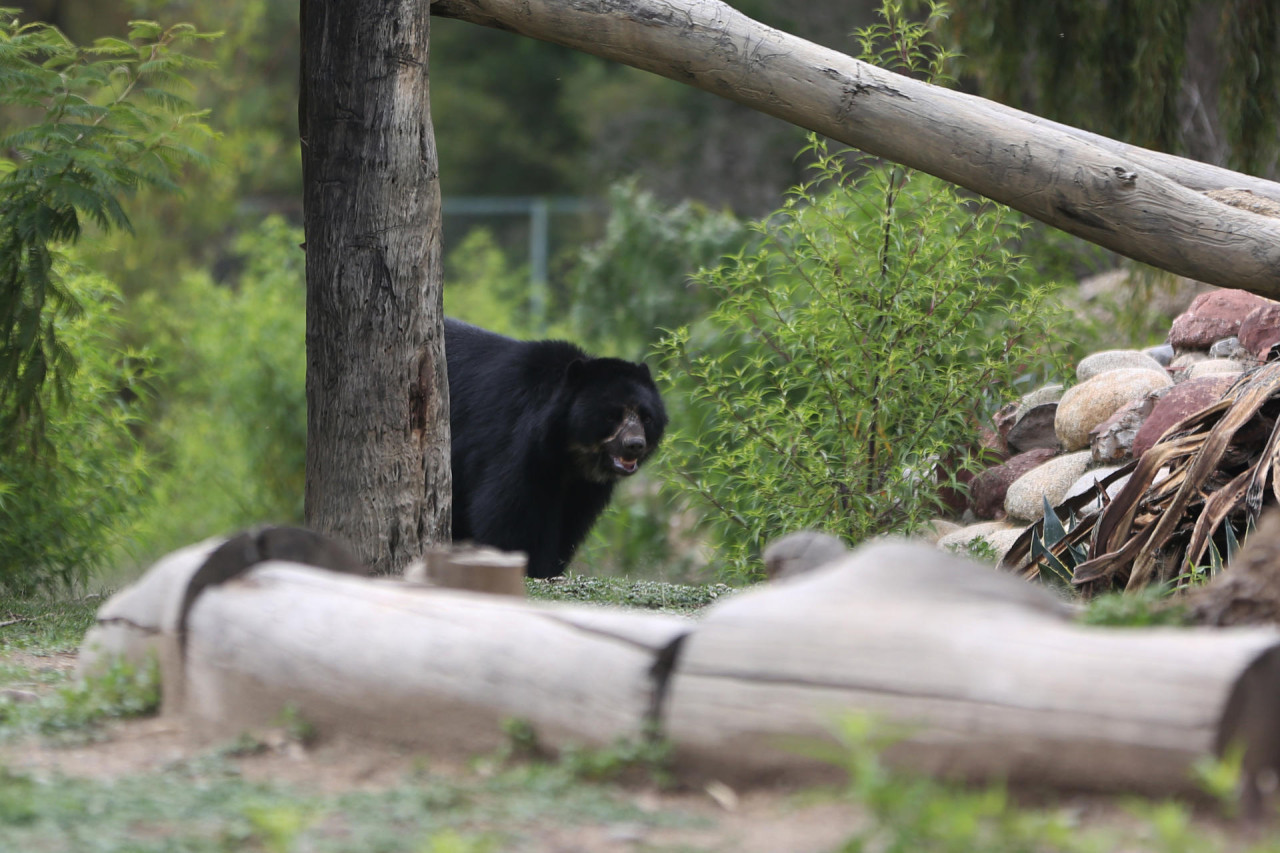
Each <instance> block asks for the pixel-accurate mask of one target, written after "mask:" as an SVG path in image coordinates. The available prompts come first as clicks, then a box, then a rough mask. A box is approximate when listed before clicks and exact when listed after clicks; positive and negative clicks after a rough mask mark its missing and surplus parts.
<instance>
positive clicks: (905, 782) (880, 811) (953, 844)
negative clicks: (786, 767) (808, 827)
mask: <svg viewBox="0 0 1280 853" xmlns="http://www.w3.org/2000/svg"><path fill="white" fill-rule="evenodd" d="M835 734H836V736H837V738H838V739H839V741H840V744H841V746H840V748H839V751H838V753H837V754H836V755H834V756H831V755H828V757H829V758H830V759H831V760H832V761H834V762H837V763H839V764H840V766H842V767H844V768H845V769H846V770H847V771H848V773H849V793H850V795H851V797H852V798H853V800H854V801H855V802H856V803H859V804H861V805H863V806H865V807H866V808H867V810H868V812H869V820H868V821H867V826H866V828H865V829H864V830H862V831H861V832H859V833H858V834H857V835H855V836H854V837H853V838H850V839H849V840H848V841H847V842H846V843H845V845H844V846H843V847H841V848H840V849H841V850H842V851H844V853H862V851H871V850H875V851H880V853H914V851H924V850H927V851H930V853H947V851H955V853H969V851H974V850H982V851H987V852H988V853H1031V851H1036V853H1051V851H1056V853H1103V851H1110V850H1128V849H1141V850H1149V851H1153V853H1154V852H1155V851H1160V853H1190V851H1204V853H1209V851H1212V850H1221V849H1223V844H1224V843H1225V842H1226V839H1224V838H1221V837H1215V835H1214V834H1210V833H1206V832H1204V831H1203V830H1202V829H1201V828H1198V827H1196V826H1195V825H1193V820H1192V811H1191V809H1190V808H1189V807H1188V806H1187V805H1185V804H1183V803H1179V802H1175V801H1160V802H1144V801H1134V802H1133V803H1132V804H1131V805H1130V807H1129V810H1130V811H1131V812H1132V813H1133V814H1134V816H1136V817H1137V819H1138V821H1139V823H1138V825H1137V827H1136V828H1135V827H1132V826H1130V827H1127V828H1122V827H1118V826H1117V825H1115V824H1114V823H1113V824H1111V825H1108V824H1107V823H1106V822H1095V825H1093V826H1085V827H1082V826H1080V825H1079V816H1078V815H1076V814H1071V813H1069V812H1068V811H1067V810H1061V811H1046V810H1039V809H1030V808H1021V807H1019V806H1018V805H1017V804H1016V803H1015V802H1014V800H1013V798H1012V797H1011V796H1010V795H1009V793H1008V791H1007V790H1006V789H1005V788H1004V787H1003V786H989V787H985V788H983V787H967V788H961V787H958V786H955V785H951V784H947V783H943V782H937V781H933V780H931V779H926V778H917V777H914V776H911V775H907V774H904V773H899V772H894V771H892V770H890V769H889V768H888V767H886V766H885V764H884V762H883V761H882V759H881V755H882V753H883V751H884V750H885V749H886V748H887V747H888V746H890V745H891V744H892V743H894V742H895V741H897V740H900V739H901V737H902V733H901V732H899V731H894V730H892V729H890V728H889V727H887V726H886V725H885V724H884V723H881V722H879V721H877V720H875V719H874V718H871V717H869V716H866V715H853V716H849V717H844V718H842V719H840V720H839V721H838V724H837V727H836V731H835ZM1196 773H1197V778H1199V779H1200V781H1201V784H1202V785H1203V786H1204V788H1205V790H1206V792H1208V793H1210V794H1212V795H1213V796H1214V797H1215V798H1217V799H1218V800H1219V802H1220V803H1221V804H1222V806H1223V807H1224V810H1225V813H1226V814H1227V815H1233V814H1234V813H1235V809H1236V794H1235V788H1234V785H1235V783H1236V782H1237V781H1238V779H1239V756H1238V755H1235V756H1229V757H1228V758H1227V759H1225V760H1223V761H1206V762H1202V763H1201V764H1200V765H1199V766H1198V768H1197V770H1196ZM1248 849H1250V850H1252V851H1255V853H1263V851H1268V850H1275V849H1277V848H1276V845H1275V843H1274V841H1270V840H1265V841H1263V842H1262V843H1260V844H1258V845H1256V846H1251V847H1249V848H1248Z"/></svg>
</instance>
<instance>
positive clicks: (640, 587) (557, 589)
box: [525, 574, 735, 615]
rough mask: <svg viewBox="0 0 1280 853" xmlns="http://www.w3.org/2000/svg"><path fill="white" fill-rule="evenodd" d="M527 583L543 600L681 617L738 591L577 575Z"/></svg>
mask: <svg viewBox="0 0 1280 853" xmlns="http://www.w3.org/2000/svg"><path fill="white" fill-rule="evenodd" d="M525 584H526V589H527V590H528V593H529V597H530V598H533V599H537V600H540V601H572V602H577V603H586V604H610V605H614V606H617V607H630V608H634V609H640V610H656V611H659V612H663V613H675V614H681V615H692V614H695V613H697V612H699V611H701V610H702V609H704V608H706V607H707V606H709V605H711V604H714V603H715V602H716V601H718V600H719V599H721V598H724V597H725V596H728V595H732V594H733V593H734V592H735V588H734V587H731V586H729V585H728V584H723V583H715V584H707V585H705V586H693V585H684V584H670V583H662V582H661V581H649V580H631V579H628V578H608V577H588V576H586V575H573V574H570V575H564V576H562V577H558V578H550V579H547V580H534V579H530V580H527V581H526V582H525Z"/></svg>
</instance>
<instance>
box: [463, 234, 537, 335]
mask: <svg viewBox="0 0 1280 853" xmlns="http://www.w3.org/2000/svg"><path fill="white" fill-rule="evenodd" d="M444 282H445V284H444V310H445V313H446V314H448V315H449V316H450V317H457V318H458V319H459V320H465V321H467V322H468V323H474V324H475V325H477V326H481V327H483V328H486V329H489V330H491V331H494V332H497V333H498V334H501V335H510V336H512V337H517V338H518V337H525V336H528V335H530V334H531V333H532V331H533V330H532V329H531V328H530V318H529V312H528V310H527V305H528V292H529V271H528V270H527V269H524V268H522V267H517V266H512V264H511V262H510V261H509V260H508V259H507V256H506V253H505V252H503V250H502V247H500V246H499V245H498V243H497V241H496V240H495V239H494V236H493V232H492V231H489V230H488V229H486V228H473V229H471V231H469V232H467V236H466V237H464V238H463V240H462V242H461V243H459V244H458V246H457V248H455V249H454V250H453V251H451V252H449V254H448V256H447V257H446V258H445V274H444Z"/></svg>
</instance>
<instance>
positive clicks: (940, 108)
mask: <svg viewBox="0 0 1280 853" xmlns="http://www.w3.org/2000/svg"><path fill="white" fill-rule="evenodd" d="M431 13H432V14H433V15H438V16H442V17H447V18H456V19H458V20H462V21H469V22H471V23H474V24H480V25H482V26H488V27H495V28H498V29H503V30H508V31H510V32H514V33H519V34H521V35H525V36H529V37H531V38H536V39H542V40H544V41H549V42H552V43H553V44H559V45H564V46H566V47H571V48H574V49H576V50H581V51H583V52H585V53H590V54H594V55H596V56H601V57H604V58H606V59H610V60H614V61H616V62H621V63H624V64H626V65H630V66H633V67H635V68H640V69H642V70H645V71H651V72H653V73H655V74H660V75H662V76H664V77H669V78H671V79H673V80H676V81H679V82H681V83H685V84H687V85H690V86H695V87H697V88H700V89H704V90H706V91H708V92H711V93H713V94H716V95H719V96H721V97H724V98H728V99H729V100H733V101H737V102H738V103H741V104H744V105H746V106H748V107H751V108H753V109H756V110H759V111H760V112H764V113H767V114H769V115H772V116H776V117H778V118H781V119H783V120H785V121H788V122H791V123H792V124H795V125H798V126H800V127H804V128H807V129H809V130H813V131H816V132H818V133H821V134H823V135H825V136H829V137H830V138H832V139H836V140H839V141H840V142H843V143H846V144H848V145H852V146H854V147H856V148H860V149H862V150H863V151H866V152H868V153H871V154H875V155H877V156H881V157H885V158H887V159H889V160H892V161H894V162H896V163H901V164H903V165H906V166H910V167H912V168H916V169H920V170H921V171H924V172H928V173H929V174H931V175H935V176H937V177H939V178H942V179H944V180H947V181H951V182H952V183H955V184H959V185H960V186H963V187H966V188H968V189H970V190H973V191H974V192H977V193H980V194H982V195H984V196H986V197H987V198H991V199H994V200H996V201H999V202H1002V203H1004V204H1007V205H1009V206H1010V207H1012V208H1014V209H1016V210H1020V211H1022V212H1023V213H1026V214H1028V215H1030V216H1033V217H1035V218H1037V219H1039V220H1041V221H1042V222H1046V223H1048V224H1050V225H1052V226H1054V227H1056V228H1060V229H1062V230H1064V231H1067V232H1068V233H1071V234H1074V235H1076V236H1078V237H1081V238H1083V239H1085V240H1089V241H1091V242H1093V243H1096V244H1098V245H1100V246H1105V247H1107V248H1109V249H1112V250H1114V251H1117V252H1120V253H1122V254H1124V255H1127V256H1128V257H1131V258H1135V259H1137V260H1139V261H1142V262H1144V263H1148V264H1151V265H1153V266H1156V267H1159V268H1161V269H1165V270H1169V271H1171V272H1174V273H1177V274H1179V275H1185V276H1188V277H1190V278H1194V279H1197V280H1199V281H1205V282H1209V283H1211V284H1219V285H1224V286H1227V287H1238V288H1243V289H1245V290H1250V291H1252V292H1254V293H1259V294H1262V295H1264V296H1270V297H1272V298H1280V219H1275V218H1270V217H1268V216H1264V215H1259V214H1257V213H1253V212H1250V211H1248V210H1242V209H1239V208H1236V207H1233V206H1231V205H1229V204H1227V203H1224V202H1223V201H1219V200H1218V197H1219V194H1218V193H1217V192H1215V191H1218V190H1229V189H1230V190H1241V191H1243V192H1242V193H1241V194H1243V195H1249V194H1252V195H1255V196H1258V197H1260V198H1263V199H1270V200H1273V201H1280V185H1277V184H1275V183H1274V182H1270V181H1265V180H1261V179H1258V178H1252V177H1250V176H1247V175H1240V174H1238V173H1234V172H1230V171H1228V170H1225V169H1219V168H1216V167H1213V166H1208V165H1206V164H1203V163H1195V162H1194V161H1190V160H1185V159H1183V158H1178V157H1173V156H1170V155H1166V154H1159V153H1156V152H1151V151H1146V150H1144V149H1141V148H1137V147H1135V146H1131V145H1125V144H1123V143H1119V142H1116V141H1114V140H1109V139H1105V138H1104V137H1099V136H1097V135H1096V134H1089V133H1086V132H1084V131H1081V130H1077V129H1075V128H1068V127H1066V126H1064V125H1060V124H1056V123H1054V122H1051V121H1047V120H1045V119H1041V118H1038V117H1036V116H1032V115H1029V114H1027V113H1023V112H1019V111H1018V110H1014V109H1011V108H1009V107H1004V106H1001V105H999V104H996V103H994V102H992V101H987V100H984V99H982V98H977V97H973V96H970V95H964V94H962V93H959V92H954V91H951V90H948V89H943V88H941V87H938V86H931V85H929V84H927V83H923V82H921V81H918V80H913V79H911V78H909V77H906V76H903V75H900V74H895V73H893V72H890V71H886V70H884V69H881V68H877V67H875V66H873V65H869V64H867V63H865V62H861V61H859V60H857V59H854V58H852V57H849V56H846V55H844V54H841V53H839V52H837V51H834V50H830V49H828V48H825V47H821V46H819V45H816V44H813V43H811V42H808V41H805V40H804V39H801V38H798V37H796V36H793V35H790V34H788V33H784V32H781V31H779V30H776V29H774V28H772V27H768V26H765V25H764V24H761V23H760V22H758V21H755V20H753V19H751V18H749V17H747V16H746V15H744V14H742V13H741V12H739V11H737V10H736V9H733V8H731V7H730V6H728V5H727V4H725V3H722V2H719V0H601V2H594V3H565V2H561V0H433V2H432V4H431Z"/></svg>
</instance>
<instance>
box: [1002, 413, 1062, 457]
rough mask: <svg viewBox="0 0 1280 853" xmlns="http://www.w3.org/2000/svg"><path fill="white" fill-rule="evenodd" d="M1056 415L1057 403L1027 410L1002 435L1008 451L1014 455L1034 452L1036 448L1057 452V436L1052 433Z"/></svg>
mask: <svg viewBox="0 0 1280 853" xmlns="http://www.w3.org/2000/svg"><path fill="white" fill-rule="evenodd" d="M1057 414H1058V404H1057V403H1041V404H1040V405H1039V406H1032V407H1031V408H1030V409H1027V411H1026V412H1025V413H1024V414H1023V415H1022V417H1020V418H1018V421H1017V423H1015V424H1014V425H1013V426H1012V427H1010V428H1009V431H1008V432H1006V433H1005V434H1004V437H1005V440H1006V441H1007V442H1008V443H1009V447H1010V449H1012V450H1013V451H1014V452H1015V453H1022V452H1024V451H1027V450H1035V449H1036V448H1037V447H1049V448H1052V449H1054V450H1057V449H1058V434H1057V433H1056V432H1054V431H1053V419H1054V417H1055V416H1056V415H1057Z"/></svg>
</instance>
